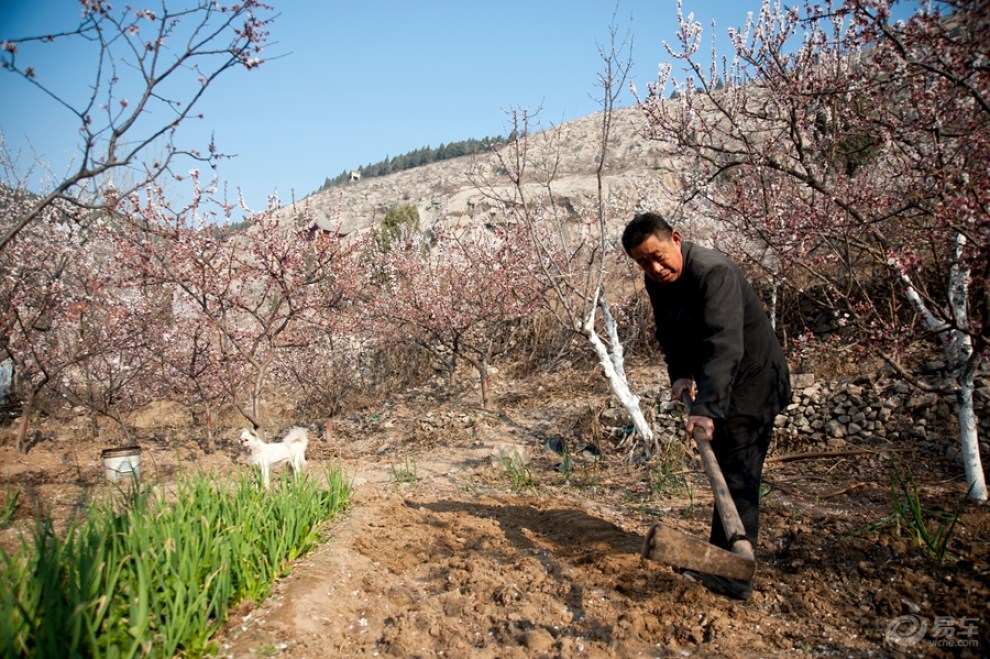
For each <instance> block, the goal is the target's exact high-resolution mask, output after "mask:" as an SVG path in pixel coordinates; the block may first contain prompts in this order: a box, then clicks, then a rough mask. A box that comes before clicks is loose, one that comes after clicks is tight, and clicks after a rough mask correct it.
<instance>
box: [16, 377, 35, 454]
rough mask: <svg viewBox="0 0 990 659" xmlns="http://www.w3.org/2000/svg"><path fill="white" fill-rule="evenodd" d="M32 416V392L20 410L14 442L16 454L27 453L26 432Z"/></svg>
mask: <svg viewBox="0 0 990 659" xmlns="http://www.w3.org/2000/svg"><path fill="white" fill-rule="evenodd" d="M32 414H34V391H32V392H31V393H30V394H29V395H28V399H27V400H26V401H24V405H23V407H22V408H21V423H20V426H19V427H18V428H17V439H16V440H15V442H14V448H16V449H17V452H18V453H27V448H28V445H27V431H28V426H29V425H30V419H31V415H32Z"/></svg>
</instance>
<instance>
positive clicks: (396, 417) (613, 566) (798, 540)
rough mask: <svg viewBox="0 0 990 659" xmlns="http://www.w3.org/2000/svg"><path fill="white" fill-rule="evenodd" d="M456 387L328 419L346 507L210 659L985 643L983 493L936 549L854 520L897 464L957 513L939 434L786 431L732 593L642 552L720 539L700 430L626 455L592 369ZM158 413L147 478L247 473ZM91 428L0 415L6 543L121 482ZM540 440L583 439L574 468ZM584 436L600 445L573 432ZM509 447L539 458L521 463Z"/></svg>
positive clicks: (320, 452) (867, 513)
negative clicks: (658, 542)
mask: <svg viewBox="0 0 990 659" xmlns="http://www.w3.org/2000/svg"><path fill="white" fill-rule="evenodd" d="M656 371H657V369H656V368H636V369H633V370H632V373H631V375H632V377H631V380H632V382H633V383H638V384H640V385H642V384H644V383H645V385H646V386H647V388H648V387H649V386H655V384H656V382H655V380H656ZM499 377H503V376H499ZM462 382H463V388H461V387H459V386H458V385H454V386H445V387H440V386H436V387H433V386H428V387H422V388H420V389H418V390H415V391H410V392H408V393H407V394H405V395H403V396H401V397H398V398H395V399H393V400H391V401H390V402H389V403H387V404H383V403H378V404H366V405H364V406H361V407H360V408H357V407H352V408H350V409H349V410H346V411H344V412H342V413H341V414H339V415H337V416H336V417H334V418H333V419H331V420H330V421H331V423H330V425H329V430H330V432H329V433H327V434H326V435H325V436H322V437H321V436H319V435H318V434H317V433H313V435H312V440H311V443H310V448H309V451H308V454H307V457H308V459H309V467H310V471H311V472H312V473H319V470H320V466H321V465H324V464H331V463H336V464H342V465H343V466H344V467H345V469H346V471H347V473H348V474H349V476H350V477H351V478H352V479H353V482H354V501H353V505H352V507H351V508H350V509H349V511H348V512H347V513H346V515H344V516H343V517H342V518H341V519H339V520H337V521H336V522H334V523H333V524H331V525H330V526H329V528H328V529H327V533H328V535H329V539H328V541H327V542H325V543H324V544H322V545H321V546H320V547H319V548H318V549H317V550H316V551H314V552H312V553H311V554H309V555H307V556H305V557H303V558H302V559H300V560H299V561H297V562H296V563H295V564H294V565H293V567H292V571H291V573H290V574H289V575H288V576H287V577H285V578H284V579H282V580H280V581H279V582H278V584H277V585H276V587H275V589H274V592H273V595H272V596H271V597H270V598H269V599H267V600H266V601H264V602H261V603H253V602H246V603H243V604H242V605H240V606H239V607H238V608H237V609H236V610H235V611H234V612H233V614H232V615H231V617H230V618H229V620H228V622H227V624H226V625H225V627H224V630H223V631H222V633H221V634H220V635H219V636H218V637H217V644H218V645H217V646H218V656H222V657H237V658H241V657H244V658H248V657H259V656H284V657H293V658H301V659H306V658H314V659H315V658H317V657H328V656H341V657H364V656H369V657H370V656H399V657H435V656H448V657H574V656H587V657H674V656H697V657H709V656H725V657H750V656H761V657H785V656H788V657H790V656H794V655H795V653H802V654H804V655H808V656H816V655H837V656H844V657H877V656H882V657H887V656H941V655H944V656H986V654H987V653H988V652H990V640H988V639H990V633H988V629H990V603H988V602H990V510H988V508H987V506H977V505H973V504H969V505H967V506H966V507H965V509H964V512H963V514H962V518H961V523H960V525H958V526H957V527H956V528H955V530H954V533H953V536H952V540H951V542H950V543H949V552H950V553H951V554H952V556H951V557H950V559H948V560H946V561H945V562H944V563H942V564H937V563H936V562H935V561H934V560H933V559H932V558H931V557H930V556H929V555H927V554H926V553H925V551H924V550H923V549H922V548H921V547H920V546H919V545H918V544H916V543H915V542H914V541H913V540H911V538H910V537H909V536H908V534H907V532H906V530H905V529H903V528H902V529H901V533H900V535H898V534H897V533H896V532H895V529H894V527H893V526H892V525H888V526H884V527H883V528H882V529H881V530H879V531H878V532H863V533H858V532H860V531H863V530H864V529H866V527H868V526H870V525H873V524H876V523H878V522H880V521H881V520H883V519H884V518H885V516H887V515H888V514H889V513H890V512H891V510H892V503H891V492H890V484H891V479H892V473H893V469H894V465H895V464H896V465H898V466H900V467H901V468H902V470H907V469H910V470H911V472H913V474H914V476H915V478H916V479H917V484H918V490H919V492H920V495H921V500H922V503H923V504H924V505H925V507H926V508H928V509H931V510H941V511H947V512H951V511H953V510H954V509H955V507H956V506H957V505H958V504H959V501H960V499H961V497H962V495H963V494H964V489H965V488H964V486H963V482H962V467H961V466H960V465H958V464H955V463H953V462H951V461H948V460H946V459H945V458H944V457H943V456H944V452H942V453H939V454H938V455H933V454H931V453H925V452H922V451H919V450H917V449H916V448H913V447H912V446H911V445H909V444H907V443H898V442H890V441H883V442H880V441H877V442H871V443H867V444H864V445H862V446H856V447H847V448H848V449H851V450H848V451H846V453H845V454H844V455H831V456H827V457H821V456H819V457H814V458H812V457H809V456H807V455H805V456H802V459H795V454H796V453H815V452H818V453H820V452H824V451H826V449H825V447H820V446H811V445H807V444H805V445H781V444H776V445H775V446H774V447H773V448H772V449H771V454H770V459H769V461H768V463H767V467H766V470H765V473H764V478H765V482H766V485H765V487H764V491H765V496H764V503H763V526H762V530H761V534H762V535H761V547H760V560H761V564H760V567H759V569H758V572H757V577H756V582H755V592H754V595H753V597H752V599H751V600H749V601H746V602H736V601H731V600H727V599H724V598H721V597H718V596H716V595H713V594H711V593H709V592H708V591H706V590H705V589H704V588H703V587H701V586H700V585H699V584H697V583H694V582H692V581H689V580H687V579H685V578H684V577H681V576H679V575H677V574H675V573H674V572H673V571H672V570H671V569H670V568H669V567H667V566H664V565H659V564H656V563H651V562H644V561H643V560H641V559H640V558H639V550H640V546H641V543H642V539H643V536H644V534H645V532H646V530H647V529H648V527H649V526H650V525H651V524H652V523H654V522H655V521H661V522H663V523H664V524H667V525H670V526H672V527H674V528H678V529H681V530H683V531H687V532H690V533H692V534H694V535H696V536H698V537H702V538H704V537H707V531H708V524H709V520H710V515H711V501H712V499H711V496H710V490H709V488H708V486H707V482H706V480H705V478H704V474H703V472H702V471H701V469H700V466H699V464H698V463H697V462H696V461H695V460H694V458H693V456H692V454H691V453H690V452H689V450H688V449H689V445H688V444H686V443H685V441H684V438H682V437H661V438H660V440H661V445H662V446H663V449H664V453H665V454H667V455H669V456H670V457H671V458H673V460H672V462H671V464H672V467H670V468H669V469H667V470H660V469H658V468H657V467H656V464H655V463H653V462H651V463H636V462H634V461H630V460H628V459H627V456H628V453H627V451H625V450H619V449H618V445H619V443H620V438H618V437H614V436H612V435H610V434H609V433H608V432H606V431H607V430H608V429H602V427H601V426H600V424H598V422H597V419H598V415H597V412H598V411H600V410H601V408H602V407H603V406H604V405H605V404H606V403H607V401H608V395H607V393H606V391H605V386H604V384H603V383H602V382H601V380H600V379H598V378H595V377H594V376H589V375H586V374H578V373H574V372H566V373H557V374H544V375H541V376H532V377H529V378H526V379H523V380H520V379H511V380H510V379H509V378H508V377H506V378H505V379H504V380H502V381H500V380H499V379H498V378H496V379H495V381H494V389H493V391H494V403H493V405H492V406H491V409H490V410H489V411H483V410H481V409H480V408H479V406H478V395H477V392H476V391H475V388H474V387H473V386H472V385H473V381H472V380H471V379H470V378H465V379H463V381H462ZM150 420H151V421H153V422H154V423H150V424H149V423H147V421H149V418H147V415H146V418H145V423H144V424H143V425H144V426H146V430H143V431H140V432H141V433H142V434H141V438H140V444H141V446H142V447H143V459H142V472H143V473H142V479H143V480H144V481H145V482H160V481H170V480H174V478H175V477H176V474H177V473H179V472H181V471H183V470H191V469H205V470H212V471H215V472H217V473H220V472H226V473H228V474H229V473H230V472H231V471H232V467H233V470H237V469H247V466H246V462H245V458H244V456H243V455H242V454H241V453H240V451H239V447H238V445H237V442H236V437H237V435H238V433H239V429H238V428H234V427H230V428H225V429H223V430H222V431H221V435H222V440H221V442H220V445H221V448H220V449H219V450H217V451H214V452H212V453H205V452H204V451H203V450H202V449H201V448H199V445H198V444H197V443H196V442H194V441H192V440H191V439H188V438H189V437H192V436H195V435H196V434H197V433H196V431H194V429H192V428H189V427H182V424H180V423H178V418H177V417H170V416H169V415H168V414H166V413H164V412H161V411H159V412H157V413H155V414H152V415H151V419H150ZM284 421H285V423H284V426H288V425H292V424H294V423H312V422H316V421H321V422H322V421H323V420H314V419H291V418H286V419H284ZM151 426H157V428H152V427H151ZM176 426H179V427H176ZM85 427H86V424H85V423H66V422H61V423H55V422H52V421H45V422H43V425H42V426H41V427H40V428H39V430H40V431H41V432H40V435H39V437H38V440H37V441H36V442H35V443H34V445H33V446H32V447H31V449H30V451H29V452H28V453H27V454H19V453H16V452H15V451H14V449H13V441H12V440H13V435H14V430H13V428H12V427H10V426H8V427H5V428H2V429H0V440H2V441H3V446H2V447H0V455H2V460H3V465H4V474H3V478H4V481H5V483H6V484H7V485H6V490H5V493H4V496H9V493H10V491H11V488H19V489H20V490H21V493H22V494H21V497H20V500H19V502H18V507H17V510H16V513H15V516H14V521H13V524H12V526H11V527H10V528H8V529H5V530H3V531H2V532H0V542H2V543H3V546H4V547H5V548H8V550H9V549H11V548H12V547H16V533H17V532H18V531H19V530H23V529H25V528H27V526H28V524H30V522H31V520H32V519H33V518H35V517H36V516H38V515H41V514H52V515H54V516H55V517H56V518H57V519H61V520H63V521H64V520H65V519H67V518H69V517H71V516H72V515H77V514H79V513H80V512H81V511H82V510H84V509H83V508H82V503H83V502H85V501H86V500H87V499H88V498H90V497H92V496H95V495H99V493H100V492H101V490H103V491H105V490H106V489H107V488H109V487H111V485H110V484H108V483H106V482H105V480H104V477H103V467H102V464H101V462H100V460H99V453H100V450H101V449H103V448H106V447H107V445H108V444H107V441H106V440H105V439H104V440H103V441H100V442H97V441H96V440H94V439H92V438H91V437H88V435H87V432H86V431H85ZM548 440H560V442H563V443H564V444H566V445H567V446H568V447H570V449H571V450H570V452H569V458H570V468H569V469H568V468H567V467H566V465H564V464H563V462H564V460H563V457H562V456H561V455H560V454H559V453H558V452H555V451H551V450H548V449H547V448H546V445H547V441H548ZM588 442H591V443H592V444H593V445H594V446H596V447H598V448H599V449H600V455H598V456H595V455H592V453H591V452H584V453H582V452H580V451H579V450H578V449H579V448H580V446H581V445H582V444H586V443H588ZM550 444H551V445H553V446H555V447H556V446H558V445H559V444H558V443H557V442H555V441H550ZM516 454H520V455H525V456H526V457H527V459H528V466H527V467H526V468H522V467H521V465H520V463H518V462H515V463H513V465H512V466H511V467H510V466H508V462H507V461H508V458H509V457H510V456H512V455H516ZM984 459H985V460H986V458H984ZM289 477H290V476H289V474H288V473H287V472H285V471H282V472H279V473H278V474H277V479H279V480H281V479H286V478H289ZM527 481H528V482H527Z"/></svg>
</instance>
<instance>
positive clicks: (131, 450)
mask: <svg viewBox="0 0 990 659" xmlns="http://www.w3.org/2000/svg"><path fill="white" fill-rule="evenodd" d="M100 457H101V458H103V470H104V473H105V474H106V477H107V480H108V481H119V480H120V479H121V478H127V477H131V478H133V479H134V480H137V479H139V478H140V477H141V447H140V446H125V447H123V448H108V449H104V450H103V451H101V452H100Z"/></svg>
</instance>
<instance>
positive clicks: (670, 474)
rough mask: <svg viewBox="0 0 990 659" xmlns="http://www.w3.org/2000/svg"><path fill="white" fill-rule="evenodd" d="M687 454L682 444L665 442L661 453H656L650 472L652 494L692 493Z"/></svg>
mask: <svg viewBox="0 0 990 659" xmlns="http://www.w3.org/2000/svg"><path fill="white" fill-rule="evenodd" d="M687 455H688V454H687V451H686V450H685V448H684V446H683V445H682V444H681V443H680V442H676V441H671V442H667V446H666V451H663V455H661V453H659V452H658V453H657V455H656V457H655V464H654V468H653V471H652V472H651V474H650V491H651V492H652V493H653V494H654V495H656V496H665V495H672V496H673V495H679V494H683V493H686V494H688V495H689V496H691V495H692V492H691V483H690V481H689V480H688V478H687ZM692 499H693V497H692Z"/></svg>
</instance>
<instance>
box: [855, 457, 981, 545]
mask: <svg viewBox="0 0 990 659" xmlns="http://www.w3.org/2000/svg"><path fill="white" fill-rule="evenodd" d="M968 497H969V492H967V493H966V494H965V495H964V496H963V497H962V499H960V501H959V503H958V504H957V505H956V507H955V510H953V511H952V512H951V513H947V512H944V511H941V510H932V509H929V508H925V507H924V506H923V505H922V504H921V493H920V491H919V489H918V484H917V483H916V482H915V478H914V473H913V472H912V471H911V470H910V469H908V470H907V471H906V472H904V473H902V472H901V470H900V469H899V468H898V467H897V465H894V467H893V473H892V474H891V479H890V500H891V511H890V513H889V514H887V515H885V516H884V517H882V518H881V519H880V520H878V521H876V522H874V523H873V524H869V525H868V526H865V527H863V528H862V529H859V530H858V531H856V532H855V533H853V534H852V536H853V537H855V536H859V535H862V534H864V533H877V532H880V531H881V530H883V529H885V528H890V529H892V531H893V532H894V534H895V535H901V534H905V535H907V536H908V537H910V538H911V539H913V540H914V541H915V542H916V543H917V544H918V545H920V546H921V547H923V548H924V549H925V551H926V553H928V555H929V556H930V557H931V558H933V559H934V560H935V562H936V563H941V562H942V561H944V560H945V558H946V557H947V556H948V545H949V541H950V540H951V539H952V535H953V533H954V532H955V529H956V526H957V525H958V524H960V522H959V518H960V516H961V515H962V511H963V508H964V507H965V505H966V500H967V498H968Z"/></svg>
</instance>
